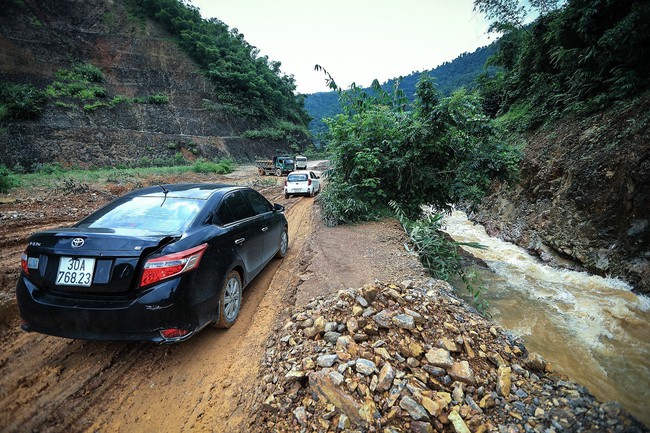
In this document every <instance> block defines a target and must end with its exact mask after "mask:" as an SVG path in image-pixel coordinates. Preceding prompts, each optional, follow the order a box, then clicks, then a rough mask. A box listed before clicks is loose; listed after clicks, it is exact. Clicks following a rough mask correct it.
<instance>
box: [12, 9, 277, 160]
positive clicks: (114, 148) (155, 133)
mask: <svg viewBox="0 0 650 433" xmlns="http://www.w3.org/2000/svg"><path fill="white" fill-rule="evenodd" d="M6 3H7V4H3V7H2V10H1V11H0V81H7V82H13V83H21V84H32V85H34V86H35V87H37V88H39V89H44V88H45V87H47V86H48V85H50V84H52V83H53V82H54V81H56V80H57V77H56V75H55V74H56V72H57V71H58V70H60V69H62V68H71V67H73V65H74V64H76V63H84V64H90V65H94V66H96V67H97V68H99V69H100V70H101V72H102V74H103V76H104V81H103V82H101V83H98V84H97V85H99V86H101V87H103V88H104V90H105V91H106V95H105V96H102V97H98V98H95V99H92V100H88V99H86V100H84V99H83V98H71V99H70V98H69V99H65V98H63V99H60V100H54V99H49V100H48V102H47V103H46V105H45V109H44V111H43V112H42V114H41V116H40V117H39V118H38V119H35V120H22V121H10V122H9V123H8V124H6V125H3V128H0V149H2V152H0V163H2V164H5V165H6V166H8V167H14V166H15V165H16V164H20V165H22V166H23V167H30V166H32V165H33V164H36V163H46V162H47V163H51V162H60V163H61V164H63V165H66V166H68V165H79V166H86V165H103V166H106V165H115V164H120V163H128V162H131V161H138V160H140V159H142V158H148V159H154V158H171V157H173V156H174V155H175V154H177V153H184V154H185V155H186V156H188V157H190V158H196V157H204V158H207V159H213V158H215V157H234V158H236V159H239V160H244V159H254V158H255V157H256V156H268V155H273V154H274V152H275V151H276V149H278V148H279V149H282V148H284V149H285V150H289V149H288V148H286V146H287V144H286V143H278V142H270V141H265V140H250V139H247V138H244V137H242V133H243V132H244V131H247V130H251V129H257V128H259V127H260V125H259V121H256V120H254V119H251V118H248V117H245V116H243V115H234V114H232V113H230V112H228V111H226V110H224V108H223V105H222V102H223V101H219V100H218V98H217V97H216V96H215V94H216V92H215V90H217V89H214V87H213V86H212V84H211V83H210V81H209V80H208V79H207V78H206V77H205V76H204V75H203V74H202V73H201V72H200V71H199V69H198V66H197V65H196V64H194V63H193V62H192V60H191V59H190V58H189V57H188V56H187V55H186V54H185V53H184V52H183V51H181V49H180V48H179V47H178V46H177V45H176V43H175V42H174V41H173V40H172V38H171V37H170V36H169V35H168V34H166V33H165V32H164V31H162V30H161V29H159V28H158V27H157V26H156V25H155V24H154V23H152V22H149V21H143V20H140V19H134V18H133V17H130V16H129V13H128V11H127V10H126V9H125V8H124V6H123V4H122V2H119V1H115V2H113V1H100V2H80V1H73V0H64V1H53V0H39V1H28V2H6ZM152 95H164V96H165V97H167V98H168V101H169V102H168V103H158V104H156V103H134V102H120V103H116V104H114V105H112V106H110V107H108V106H101V107H99V108H96V109H88V108H87V106H88V105H92V104H94V103H100V104H101V103H103V104H106V103H108V102H109V101H111V100H113V98H115V97H123V98H144V99H145V100H146V98H147V97H149V96H152ZM85 106H86V108H84V107H85Z"/></svg>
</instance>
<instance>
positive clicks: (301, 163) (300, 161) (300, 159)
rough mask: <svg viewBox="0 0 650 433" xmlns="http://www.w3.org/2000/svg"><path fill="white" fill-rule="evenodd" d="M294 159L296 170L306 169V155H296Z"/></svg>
mask: <svg viewBox="0 0 650 433" xmlns="http://www.w3.org/2000/svg"><path fill="white" fill-rule="evenodd" d="M294 160H295V161H296V163H295V166H296V170H307V157H306V156H302V155H296V157H295V158H294Z"/></svg>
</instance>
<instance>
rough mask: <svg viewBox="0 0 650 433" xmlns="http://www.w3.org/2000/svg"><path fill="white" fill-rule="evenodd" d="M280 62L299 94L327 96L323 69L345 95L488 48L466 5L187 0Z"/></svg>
mask: <svg viewBox="0 0 650 433" xmlns="http://www.w3.org/2000/svg"><path fill="white" fill-rule="evenodd" d="M191 4H192V5H194V6H196V7H198V8H199V10H200V11H201V15H202V16H203V17H204V18H212V17H216V18H217V19H219V20H220V21H222V22H224V23H225V24H226V25H228V27H229V28H231V29H232V28H236V29H238V30H239V32H240V33H242V34H243V35H244V39H245V40H246V41H247V42H248V43H249V44H251V45H252V46H254V47H257V48H258V49H259V50H260V54H259V55H260V56H264V55H267V56H268V57H269V60H273V61H279V62H281V63H282V66H281V70H282V72H283V73H285V74H287V75H293V76H294V79H295V81H296V86H297V91H298V92H300V93H305V94H307V93H315V92H327V91H329V89H328V88H327V86H326V85H325V75H324V74H323V73H322V72H316V71H314V65H316V64H319V65H321V66H322V67H324V68H325V69H326V70H327V71H328V72H329V73H330V74H331V75H332V77H334V79H335V80H336V82H337V84H338V85H339V86H340V87H342V88H344V89H346V88H348V87H349V86H350V84H351V83H352V82H355V83H356V84H357V85H359V86H362V87H367V86H369V85H370V84H371V83H372V80H373V79H375V78H377V79H378V80H379V82H380V83H383V82H385V81H386V80H389V79H391V78H396V77H399V76H400V75H408V74H410V73H411V72H415V71H423V70H427V69H433V68H435V67H436V66H438V65H440V64H442V63H444V62H447V61H451V60H453V59H454V58H456V57H457V56H458V55H459V54H461V53H463V52H472V51H474V50H475V49H476V48H478V47H482V46H485V45H487V44H489V43H490V42H491V41H492V40H493V39H494V37H492V38H489V37H488V35H487V28H488V23H487V22H486V21H485V19H484V17H483V16H482V15H481V14H480V13H478V12H474V11H473V1H472V0H329V1H327V0H326V1H316V0H275V1H270V0H191Z"/></svg>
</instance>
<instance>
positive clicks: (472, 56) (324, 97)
mask: <svg viewBox="0 0 650 433" xmlns="http://www.w3.org/2000/svg"><path fill="white" fill-rule="evenodd" d="M495 50H496V44H494V43H493V44H491V45H489V46H487V47H481V48H478V49H477V50H475V51H474V52H472V53H463V54H461V55H460V56H458V57H456V58H455V59H454V60H452V61H450V62H445V63H443V64H442V65H440V66H438V67H436V68H434V69H431V70H428V71H422V72H412V73H411V74H409V75H406V76H403V77H399V78H394V79H391V80H388V81H387V82H385V83H384V84H382V88H383V89H385V90H389V91H390V90H391V89H394V88H395V85H396V82H399V88H400V89H402V91H403V92H404V95H405V96H406V98H407V99H408V100H409V101H411V102H412V101H413V98H414V96H415V85H416V83H417V81H418V80H419V79H420V77H421V76H422V75H423V74H426V75H428V76H430V77H432V78H434V79H435V82H436V87H437V89H438V90H439V91H440V92H441V94H442V95H444V96H449V95H450V94H451V93H452V92H453V91H454V90H456V89H459V88H461V87H465V88H467V89H474V88H476V86H477V77H478V76H479V75H480V74H481V73H483V72H484V66H485V62H486V61H487V59H488V58H489V57H490V56H491V55H492V54H494V52H495ZM365 90H369V89H365ZM305 109H306V110H307V112H308V113H309V115H310V116H311V117H312V121H311V122H310V124H309V130H310V131H311V133H312V135H313V137H314V138H315V140H316V141H318V140H319V137H320V136H321V135H322V134H323V133H325V132H326V129H327V128H326V126H325V124H324V123H323V121H322V119H323V118H327V117H332V116H334V115H336V114H338V113H340V112H341V108H340V106H339V97H338V94H337V93H336V92H319V93H314V94H311V95H308V96H307V98H306V99H305Z"/></svg>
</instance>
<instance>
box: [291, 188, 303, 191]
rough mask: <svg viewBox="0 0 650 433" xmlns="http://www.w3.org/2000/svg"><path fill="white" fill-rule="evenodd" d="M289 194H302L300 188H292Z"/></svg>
mask: <svg viewBox="0 0 650 433" xmlns="http://www.w3.org/2000/svg"><path fill="white" fill-rule="evenodd" d="M291 192H302V189H300V188H293V189H292V190H291Z"/></svg>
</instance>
